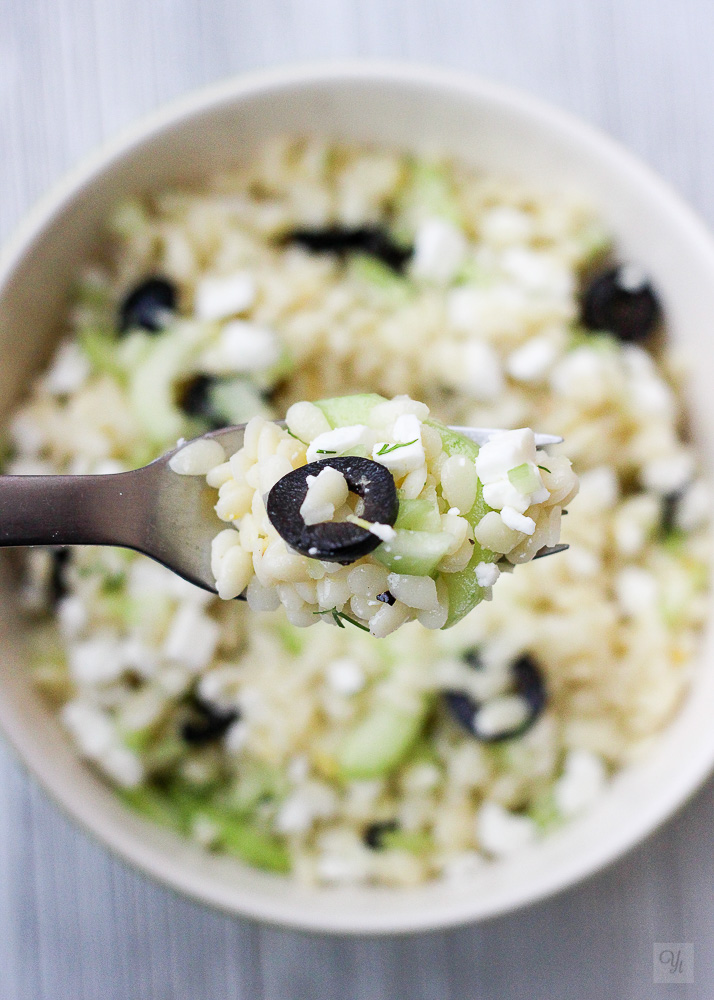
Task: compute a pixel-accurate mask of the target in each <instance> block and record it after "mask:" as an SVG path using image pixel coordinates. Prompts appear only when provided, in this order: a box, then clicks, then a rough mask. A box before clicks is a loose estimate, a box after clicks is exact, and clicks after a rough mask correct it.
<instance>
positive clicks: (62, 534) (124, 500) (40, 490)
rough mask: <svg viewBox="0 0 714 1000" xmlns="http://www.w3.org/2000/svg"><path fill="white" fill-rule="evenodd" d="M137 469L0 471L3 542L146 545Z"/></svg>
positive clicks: (138, 547)
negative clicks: (15, 473) (55, 473)
mask: <svg viewBox="0 0 714 1000" xmlns="http://www.w3.org/2000/svg"><path fill="white" fill-rule="evenodd" d="M137 472H141V470H137V471H136V472H120V473H117V474H116V475H103V476H0V546H10V545H120V546H123V547H125V548H137V549H141V548H142V547H143V540H142V538H141V536H140V528H141V525H142V523H143V518H142V517H141V516H140V514H141V511H142V508H143V506H144V505H145V500H144V503H143V504H142V491H141V489H140V485H141V484H140V482H139V478H138V475H137Z"/></svg>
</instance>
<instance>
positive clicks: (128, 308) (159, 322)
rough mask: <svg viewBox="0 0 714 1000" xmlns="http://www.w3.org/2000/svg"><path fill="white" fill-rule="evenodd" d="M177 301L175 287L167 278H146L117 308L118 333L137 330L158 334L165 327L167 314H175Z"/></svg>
mask: <svg viewBox="0 0 714 1000" xmlns="http://www.w3.org/2000/svg"><path fill="white" fill-rule="evenodd" d="M177 301H178V294H177V292H176V286H175V285H174V284H173V283H172V282H171V281H169V280H168V278H162V277H158V276H155V277H152V278H147V279H146V280H145V281H142V282H141V284H140V285H137V286H136V288H134V289H132V291H131V292H129V294H128V295H127V297H126V298H125V299H124V301H123V302H122V304H121V306H120V307H119V320H118V324H119V332H120V333H126V331H127V330H132V329H137V328H138V329H140V330H148V331H149V333H158V332H159V331H160V330H163V329H164V327H165V326H166V321H167V318H168V314H170V313H172V312H175V310H176V303H177Z"/></svg>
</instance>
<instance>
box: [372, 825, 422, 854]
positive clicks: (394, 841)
mask: <svg viewBox="0 0 714 1000" xmlns="http://www.w3.org/2000/svg"><path fill="white" fill-rule="evenodd" d="M380 846H381V847H382V848H385V849H386V850H392V851H409V853H410V854H416V855H417V857H419V856H420V855H423V854H428V853H429V852H430V851H432V850H433V849H434V838H433V837H432V835H431V834H430V833H428V832H427V831H426V830H386V831H385V832H384V833H383V834H382V836H381V839H380Z"/></svg>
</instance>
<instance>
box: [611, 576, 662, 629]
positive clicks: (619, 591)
mask: <svg viewBox="0 0 714 1000" xmlns="http://www.w3.org/2000/svg"><path fill="white" fill-rule="evenodd" d="M657 593H658V588H657V580H656V579H655V577H654V576H653V575H652V573H650V572H649V571H648V570H646V569H642V568H641V567H640V566H626V567H625V568H624V569H622V570H620V572H619V573H618V574H617V577H616V578H615V594H616V596H617V601H618V604H619V605H620V607H621V609H622V610H623V612H624V613H625V614H626V615H629V616H630V617H633V618H636V617H639V616H640V615H643V614H645V615H646V614H648V613H649V612H652V611H656V606H657Z"/></svg>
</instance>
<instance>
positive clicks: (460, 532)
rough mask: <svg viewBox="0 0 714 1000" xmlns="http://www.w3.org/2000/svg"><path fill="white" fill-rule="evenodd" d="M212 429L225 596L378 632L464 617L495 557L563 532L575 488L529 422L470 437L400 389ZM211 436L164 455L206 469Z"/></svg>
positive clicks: (524, 550) (300, 618) (306, 622)
mask: <svg viewBox="0 0 714 1000" xmlns="http://www.w3.org/2000/svg"><path fill="white" fill-rule="evenodd" d="M211 443H212V444H214V446H215V452H214V457H213V459H212V460H213V461H214V462H215V464H214V465H213V466H212V467H211V468H210V469H209V470H208V473H207V476H206V478H207V481H208V483H209V485H210V486H213V487H215V488H216V489H217V490H218V496H217V503H216V513H217V515H218V517H219V518H220V519H221V520H222V521H225V522H227V523H228V524H229V525H231V527H228V528H226V529H225V530H223V531H221V532H220V533H218V534H217V535H216V537H215V539H214V541H213V547H212V570H213V573H214V575H215V577H216V589H217V591H218V594H219V596H220V597H222V598H224V599H228V600H229V599H231V598H235V597H238V596H239V595H242V594H243V593H244V592H245V595H246V597H247V600H248V604H249V605H250V607H251V608H252V609H253V610H254V611H274V610H275V609H276V608H278V607H279V606H280V605H281V604H282V605H283V606H284V608H285V612H286V614H287V617H288V620H289V621H290V622H291V624H293V625H297V626H304V627H307V626H310V625H314V624H315V623H316V622H317V621H319V620H320V619H322V620H324V621H327V622H330V623H332V624H334V625H337V626H340V627H342V628H344V623H345V622H347V623H351V624H352V625H356V626H358V627H360V628H363V629H365V630H369V631H370V632H371V633H372V635H374V636H379V637H383V636H386V635H389V633H390V632H394V631H395V630H396V629H398V628H399V627H400V626H401V625H404V624H406V622H408V621H412V620H413V619H418V620H419V621H420V622H421V624H422V625H424V626H425V627H426V628H431V629H438V628H448V627H450V626H452V625H455V624H456V623H457V622H459V621H461V619H462V618H463V617H464V616H465V615H466V614H468V612H469V611H471V610H472V609H473V608H475V607H476V605H477V604H480V603H481V601H483V600H489V599H490V598H491V591H492V587H493V585H494V584H495V583H496V581H497V580H498V577H499V576H500V574H501V569H502V568H503V567H504V566H505V567H506V568H507V569H512V568H513V566H514V565H515V564H517V563H524V562H528V561H529V560H531V559H532V558H533V557H534V556H535V555H536V554H537V553H538V552H539V551H540V550H541V549H543V548H544V547H546V546H553V545H555V544H556V543H557V542H558V540H559V537H560V518H561V513H562V509H563V507H564V505H566V504H567V503H568V502H569V501H570V500H572V499H573V497H574V496H575V494H576V493H577V488H578V484H577V477H576V476H575V474H574V472H573V471H572V468H571V463H570V461H569V460H568V459H567V458H565V457H564V456H563V455H557V456H556V455H547V454H546V453H545V452H538V451H537V450H536V441H535V435H534V433H533V431H532V430H530V429H529V428H521V429H518V430H511V431H501V432H496V433H494V434H493V436H492V437H491V438H490V439H489V440H488V442H487V443H486V444H484V445H483V446H481V448H479V446H478V445H477V444H476V443H475V442H474V441H471V440H469V438H467V437H465V436H464V435H462V434H460V433H458V432H456V431H454V430H451V429H450V428H448V427H446V426H445V425H444V424H442V423H439V422H438V421H436V420H434V419H433V418H431V417H430V413H429V407H428V406H426V405H425V404H424V403H420V402H417V401H416V400H413V399H410V398H409V397H408V396H397V397H395V398H394V399H392V400H388V399H385V398H384V397H383V396H380V395H377V394H376V393H373V394H363V395H357V396H343V397H339V398H335V399H324V400H319V401H318V402H316V403H310V402H305V401H301V402H297V403H294V404H293V406H291V407H290V409H289V410H288V413H287V418H286V427H285V428H282V427H280V426H279V425H278V424H275V423H273V422H271V421H268V420H265V419H264V418H262V417H254V418H253V419H252V420H251V421H250V422H249V423H248V425H247V427H246V431H245V438H244V443H243V447H242V448H241V449H240V450H239V451H238V452H236V454H235V455H232V456H230V457H228V458H226V456H223V455H221V449H220V447H219V446H217V443H216V442H211ZM206 447H207V445H206V442H204V441H199V442H196V443H191V444H188V445H187V446H186V447H185V448H184V449H183V450H181V451H179V452H178V453H177V454H176V456H175V457H174V459H173V460H172V461H173V467H174V468H175V469H176V470H179V471H181V472H182V473H183V474H191V473H192V472H194V473H195V472H196V471H198V473H199V474H200V473H203V472H205V471H206V469H205V452H206ZM196 448H199V449H200V453H201V458H200V460H199V464H198V465H196V464H195V462H193V463H192V461H191V455H192V454H194V455H197V454H198V453H197V452H196V451H195V449H196Z"/></svg>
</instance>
